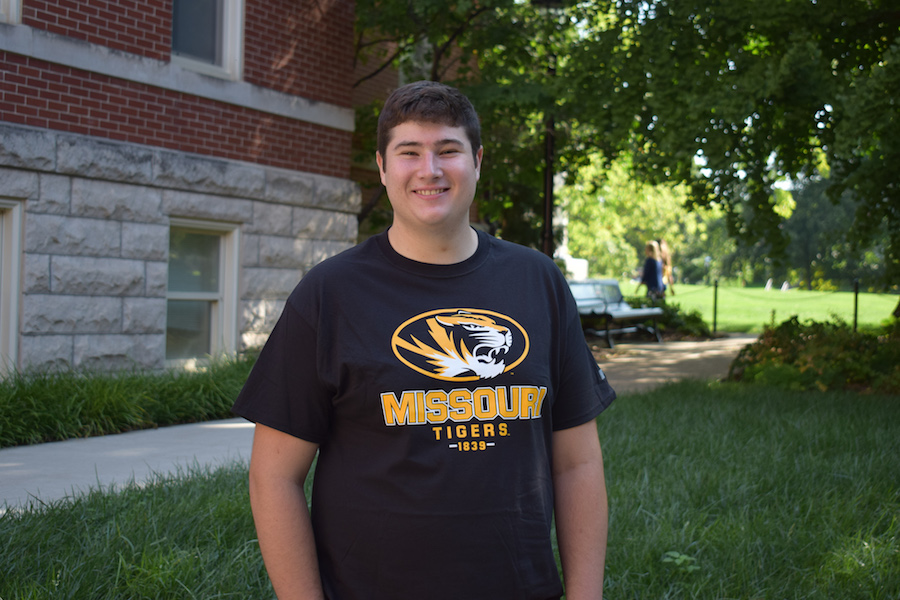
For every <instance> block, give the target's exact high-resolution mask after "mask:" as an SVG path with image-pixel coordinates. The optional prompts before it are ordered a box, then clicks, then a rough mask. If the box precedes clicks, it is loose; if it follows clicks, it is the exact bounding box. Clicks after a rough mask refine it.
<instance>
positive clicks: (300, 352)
mask: <svg viewBox="0 0 900 600" xmlns="http://www.w3.org/2000/svg"><path fill="white" fill-rule="evenodd" d="M614 398H615V393H614V392H613V391H612V389H611V388H610V386H609V384H608V383H607V381H606V379H605V377H604V376H603V373H602V371H601V370H600V369H599V368H598V366H597V364H596V362H595V361H594V359H593V357H592V356H591V353H590V351H589V349H588V347H587V344H586V343H585V341H584V336H583V333H582V330H581V326H580V322H579V318H578V313H577V311H576V308H575V302H574V300H573V299H572V297H571V293H570V292H569V288H568V285H567V284H566V281H565V279H564V277H563V276H562V273H561V272H560V271H559V269H558V268H557V266H556V265H555V264H554V263H553V262H552V261H551V260H550V259H548V258H547V257H545V256H543V255H542V254H540V253H538V252H536V251H534V250H530V249H527V248H524V247H522V246H517V245H515V244H511V243H508V242H503V241H500V240H497V239H495V238H493V237H491V236H488V235H486V234H484V233H479V244H478V249H477V251H476V253H475V254H474V255H473V256H472V257H470V258H469V259H468V260H466V261H463V262H461V263H458V264H453V265H430V264H424V263H419V262H416V261H412V260H409V259H406V258H404V257H402V256H400V255H399V254H397V253H396V252H395V251H394V250H393V249H392V248H391V246H390V244H389V242H388V239H387V235H386V234H381V235H379V236H376V237H374V238H371V239H369V240H367V241H366V242H363V243H362V244H360V245H358V246H356V247H354V248H352V249H350V250H348V251H346V252H344V253H342V254H340V255H338V256H336V257H334V258H331V259H329V260H326V261H324V262H323V263H321V264H320V265H318V266H316V267H315V268H313V269H311V270H310V272H309V273H308V274H307V275H306V276H305V277H304V278H303V279H302V281H301V282H300V284H299V285H298V286H297V288H296V289H295V290H294V291H293V293H292V294H291V295H290V297H289V299H288V302H287V305H286V307H285V309H284V312H283V313H282V315H281V318H280V320H279V322H278V324H277V325H276V327H275V329H274V331H273V332H272V334H271V336H270V338H269V341H268V342H267V344H266V346H265V348H264V349H263V351H262V352H261V354H260V356H259V360H258V362H257V364H256V366H255V367H254V369H253V372H252V373H251V375H250V377H249V379H248V381H247V383H246V385H245V386H244V389H243V391H242V392H241V395H240V396H239V398H238V399H237V402H236V403H235V406H234V411H235V412H236V413H237V414H239V415H241V416H244V417H245V418H247V419H249V420H251V421H255V422H258V423H262V424H264V425H267V426H269V427H273V428H275V429H278V430H281V431H284V432H286V433H288V434H291V435H293V436H296V437H299V438H301V439H304V440H307V441H310V442H315V443H317V444H319V445H320V447H319V458H318V463H317V467H316V475H315V480H314V484H313V499H312V520H313V527H314V531H315V536H316V547H317V552H318V557H319V563H320V570H321V574H322V581H323V585H324V587H325V591H326V595H327V596H328V597H329V598H332V599H334V600H348V599H355V598H366V599H371V598H385V599H388V598H390V599H392V600H398V599H403V598H410V599H413V598H414V599H417V600H418V599H421V598H429V599H441V598H447V599H457V600H458V599H466V600H476V599H479V598H484V599H491V600H497V599H500V598H516V599H528V598H537V599H545V598H549V597H553V596H558V595H559V594H561V592H562V588H561V585H560V581H559V576H558V573H557V568H556V563H555V561H554V557H553V553H552V549H551V542H550V527H551V521H552V514H553V487H552V474H551V470H550V464H551V462H550V461H551V456H550V455H551V439H552V434H553V431H557V430H560V429H566V428H569V427H574V426H576V425H581V424H583V423H586V422H587V421H590V420H592V419H594V418H595V417H596V416H597V415H598V414H599V413H600V412H601V411H602V410H603V409H605V408H606V407H607V406H608V405H609V404H610V402H612V400H613V399H614Z"/></svg>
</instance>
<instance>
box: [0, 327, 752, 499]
mask: <svg viewBox="0 0 900 600" xmlns="http://www.w3.org/2000/svg"><path fill="white" fill-rule="evenodd" d="M754 339H755V338H753V337H749V336H733V337H728V338H722V339H718V340H710V341H702V342H665V343H662V344H659V343H655V342H652V343H630V342H622V343H618V344H616V349H615V351H606V352H600V353H599V356H600V359H599V363H600V366H601V367H602V368H603V370H604V372H605V373H606V375H607V377H609V380H610V383H611V384H612V386H613V388H615V390H616V391H617V392H618V394H619V396H620V397H621V396H622V395H624V394H627V393H630V392H638V391H642V390H646V389H649V388H652V387H654V386H656V385H660V384H662V383H665V382H667V381H673V380H679V379H686V378H694V379H721V378H722V377H724V376H725V375H726V374H727V373H728V366H729V364H730V363H731V360H732V359H733V358H734V356H735V355H736V354H737V352H738V351H739V350H740V348H742V347H743V346H744V345H746V344H749V343H750V342H752V341H753V340H754ZM252 441H253V425H252V424H251V423H248V422H246V421H244V420H243V419H228V420H223V421H210V422H206V423H194V424H190V425H177V426H173V427H164V428H161V429H152V430H145V431H134V432H129V433H122V434H118V435H107V436H101V437H93V438H83V439H75V440H67V441H64V442H52V443H47V444H36V445H32V446H17V447H14V448H5V449H2V450H0V514H2V513H3V512H5V510H7V509H8V508H12V507H16V506H25V505H28V504H31V503H33V504H38V505H39V504H40V503H41V502H45V503H47V502H54V501H57V500H60V499H62V498H66V497H71V496H74V495H78V494H82V493H85V492H87V491H88V490H90V489H97V488H102V489H108V488H109V487H110V486H113V485H116V486H122V485H124V484H127V483H130V482H132V481H133V482H137V483H141V482H144V481H147V480H149V479H151V478H152V477H153V475H154V474H168V473H177V472H178V471H179V470H183V469H185V468H189V467H191V466H194V465H211V466H218V465H222V464H227V463H230V462H232V461H235V460H243V461H245V462H246V461H248V460H249V458H250V447H251V443H252Z"/></svg>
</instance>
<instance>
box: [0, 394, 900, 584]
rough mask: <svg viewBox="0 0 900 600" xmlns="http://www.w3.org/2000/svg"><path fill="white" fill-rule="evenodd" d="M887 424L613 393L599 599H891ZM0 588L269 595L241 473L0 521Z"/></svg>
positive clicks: (788, 408)
mask: <svg viewBox="0 0 900 600" xmlns="http://www.w3.org/2000/svg"><path fill="white" fill-rule="evenodd" d="M898 413H900V405H898V403H897V402H896V397H892V396H880V395H872V396H869V397H867V398H866V401H865V402H860V400H859V397H858V396H857V395H856V394H847V393H834V392H826V393H822V394H815V395H811V394H807V393H802V392H793V391H789V390H784V389H779V388H769V387H763V386H738V385H734V384H716V383H706V382H693V381H688V382H682V383H676V384H670V385H667V386H664V387H662V388H659V389H657V390H655V391H653V392H648V393H644V394H633V395H629V396H623V397H620V398H619V399H618V400H616V402H615V403H613V405H612V406H611V407H610V408H609V409H608V410H607V411H606V412H604V414H603V415H601V417H600V418H599V419H598V429H599V434H600V439H601V440H602V443H603V450H604V460H605V467H606V469H605V471H606V479H607V486H608V493H609V497H610V529H609V548H608V552H607V562H606V567H607V573H606V592H607V595H609V596H610V597H611V598H842V599H843V598H846V599H849V600H889V599H890V600H892V599H895V598H897V597H900V520H898V519H897V514H898V511H900V503H898V498H900V484H898V482H900V472H898V466H897V461H896V456H897V454H898V452H900V445H898V440H900V414H898ZM667 559H671V560H667ZM692 567H695V568H692ZM696 567H699V568H696ZM0 582H2V583H0V594H2V595H3V597H4V598H6V597H9V598H17V599H23V600H24V599H28V600H44V599H47V600H49V599H62V598H71V599H79V600H80V599H82V598H91V599H97V600H107V599H109V600H112V599H114V598H115V599H118V598H158V599H160V600H176V599H177V600H183V599H189V598H204V599H211V600H212V599H224V598H272V597H273V592H272V589H271V586H270V585H269V583H268V581H267V577H266V574H265V570H264V567H263V563H262V559H261V558H260V555H259V546H258V543H257V541H256V534H255V532H254V530H253V522H252V518H251V515H250V508H249V500H248V483H247V471H246V465H245V464H237V465H233V466H226V467H222V468H220V469H216V470H215V471H209V470H203V469H199V468H194V469H191V470H189V471H186V472H184V473H181V474H180V476H175V477H168V476H167V477H160V478H159V479H158V480H156V481H154V482H152V483H151V484H150V485H147V486H145V487H140V486H137V485H132V486H127V487H126V488H124V489H119V490H104V491H103V492H102V493H101V492H93V493H91V494H89V495H87V496H82V497H78V498H75V499H73V500H69V501H61V502H58V503H54V504H53V505H51V506H46V507H40V506H37V507H35V506H32V507H28V508H25V509H23V510H21V511H18V510H16V511H7V512H6V513H5V514H2V515H0Z"/></svg>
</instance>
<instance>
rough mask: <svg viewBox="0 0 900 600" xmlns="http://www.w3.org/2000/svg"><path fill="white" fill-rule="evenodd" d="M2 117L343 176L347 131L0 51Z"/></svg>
mask: <svg viewBox="0 0 900 600" xmlns="http://www.w3.org/2000/svg"><path fill="white" fill-rule="evenodd" d="M0 76H2V80H3V81H4V82H5V85H4V86H3V87H2V88H0V120H2V121H7V122H10V123H18V124H22V125H30V126H34V127H42V128H48V129H54V130H58V131H66V132H70V133H80V134H85V135H91V136H96V137H101V138H108V139H113V140H119V141H125V142H133V143H138V144H148V145H151V146H159V147H162V148H167V149H171V150H178V151H182V152H190V153H198V154H206V155H213V156H219V157H222V158H229V159H234V160H242V161H250V162H256V163H260V164H265V165H270V166H275V167H281V168H287V169H294V170H301V171H308V172H311V173H318V174H321V175H329V176H334V177H348V176H349V163H350V137H351V135H352V134H351V133H349V132H345V131H338V130H336V129H332V128H328V127H322V126H319V125H315V124H312V123H307V122H303V121H297V120H294V119H289V118H286V117H279V116H277V115H272V114H267V113H262V112H258V111H254V110H250V109H247V108H243V107H239V106H234V105H230V104H226V103H222V102H216V101H213V100H208V99H204V98H198V97H196V96H190V95H187V94H182V93H178V92H173V91H169V90H161V89H157V88H152V87H149V86H145V85H141V84H137V83H133V82H129V81H123V80H120V79H115V78H111V77H107V76H105V75H100V74H96V73H87V72H84V71H80V70H77V69H72V68H69V67H64V66H60V65H55V64H52V63H47V62H44V61H40V60H36V59H32V58H28V57H24V56H20V55H16V54H11V53H0Z"/></svg>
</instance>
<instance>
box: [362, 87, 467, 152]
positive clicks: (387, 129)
mask: <svg viewBox="0 0 900 600" xmlns="http://www.w3.org/2000/svg"><path fill="white" fill-rule="evenodd" d="M408 121H417V122H421V123H437V124H440V125H448V126H450V127H462V128H463V130H464V131H465V132H466V137H467V138H468V139H469V143H470V144H472V157H473V158H474V159H475V160H476V161H477V160H478V159H477V153H478V149H479V148H481V123H480V122H479V121H478V113H476V112H475V107H474V106H472V103H471V102H470V101H469V99H468V98H466V96H465V95H464V94H463V93H462V92H460V91H459V90H458V89H456V88H454V87H450V86H449V85H446V84H443V83H438V82H437V81H416V82H414V83H408V84H406V85H404V86H402V87H399V88H397V89H396V90H394V92H393V93H392V94H391V95H390V96H389V97H388V99H387V101H386V102H385V103H384V108H383V109H381V114H380V115H379V116H378V152H379V153H380V154H381V156H382V157H384V155H385V153H386V152H387V147H388V143H390V138H391V131H392V130H393V129H394V127H397V126H398V125H401V124H403V123H406V122H408Z"/></svg>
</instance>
